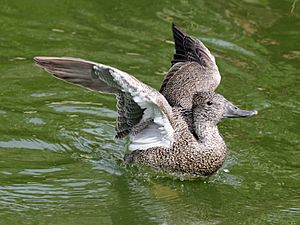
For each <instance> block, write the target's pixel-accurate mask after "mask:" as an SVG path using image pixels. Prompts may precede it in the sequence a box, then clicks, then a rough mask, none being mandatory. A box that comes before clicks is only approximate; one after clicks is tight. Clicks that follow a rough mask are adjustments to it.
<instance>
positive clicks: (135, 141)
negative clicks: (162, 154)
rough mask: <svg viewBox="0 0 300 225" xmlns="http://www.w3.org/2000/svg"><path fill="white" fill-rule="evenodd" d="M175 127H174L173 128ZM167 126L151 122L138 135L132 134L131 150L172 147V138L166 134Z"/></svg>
mask: <svg viewBox="0 0 300 225" xmlns="http://www.w3.org/2000/svg"><path fill="white" fill-rule="evenodd" d="M171 129H173V128H171ZM166 133H167V131H165V127H162V126H159V125H158V124H156V123H151V124H150V125H148V126H147V127H146V128H145V129H144V130H142V131H141V132H140V133H138V134H137V135H130V136H129V138H130V141H131V143H130V145H129V147H128V148H129V150H130V151H134V150H146V149H148V148H154V147H164V148H170V147H171V146H172V144H173V141H172V139H173V138H170V139H169V138H168V137H167V136H166Z"/></svg>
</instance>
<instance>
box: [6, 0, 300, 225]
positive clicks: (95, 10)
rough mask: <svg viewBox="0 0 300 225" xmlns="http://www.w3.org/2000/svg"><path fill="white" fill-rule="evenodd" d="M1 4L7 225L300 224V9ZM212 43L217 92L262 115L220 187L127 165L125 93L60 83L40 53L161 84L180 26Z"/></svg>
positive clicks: (243, 131) (239, 143) (249, 124)
mask: <svg viewBox="0 0 300 225" xmlns="http://www.w3.org/2000/svg"><path fill="white" fill-rule="evenodd" d="M0 3H1V7H0V90H1V92H0V124H1V126H0V224H1V225H2V224H4V225H6V224H64V225H66V224H103V225H109V224H114V225H126V224H128V225H133V224H143V225H144V224H145V225H146V224H163V225H167V224H168V225H179V224H180V225H186V224H193V225H198V224H201V225H202V224H229V225H231V224H251V225H252V224H300V163H299V161H300V151H299V111H300V110H299V69H300V63H299V60H300V44H299V40H300V37H299V31H300V20H299V17H300V10H299V7H300V5H299V4H300V2H297V0H296V1H292V0H291V1H288V0H244V1H241V0H229V1H222V0H214V1H211V0H207V1H201V0H199V1H188V0H181V1H179V0H176V1H146V0H139V1H133V0H128V1H117V0H111V1H104V0H103V1H84V0H82V1H79V0H76V1H74V0H73V1H67V0H66V1H60V0H55V1H37V0H26V1H21V0H19V1H17V0H15V1H6V0H1V1H0ZM172 21H175V22H176V23H177V24H178V25H179V26H180V27H182V28H183V29H184V30H185V31H186V32H188V33H189V34H192V35H193V36H195V37H198V38H201V39H202V40H203V41H204V42H205V44H206V45H207V46H209V48H210V49H211V51H212V52H213V54H214V55H215V56H216V59H217V64H218V65H219V69H220V71H221V74H222V82H221V85H220V87H219V88H218V91H219V92H220V93H222V94H223V95H224V96H226V97H227V98H228V99H229V100H231V101H232V102H234V103H235V104H237V105H239V106H240V107H242V108H248V109H257V110H258V111H259V114H258V115H257V116H256V117H253V118H250V119H240V120H227V121H225V122H224V123H222V124H221V125H220V130H221V131H222V134H223V136H224V138H225V140H226V143H227V145H228V147H229V150H230V153H229V155H228V157H227V160H226V162H225V165H224V166H223V168H221V169H220V170H219V171H218V172H217V173H216V174H215V175H213V176H212V177H211V178H210V179H208V180H207V181H180V180H173V179H170V178H158V177H155V176H151V175H149V174H147V173H143V172H140V171H131V170H129V171H128V170H127V169H124V168H123V166H122V165H121V164H120V161H121V159H122V157H123V154H124V146H125V145H126V141H124V140H116V139H114V135H115V133H114V120H115V117H116V113H115V112H114V109H115V100H114V97H113V96H109V95H100V94H97V93H93V92H89V91H87V90H84V89H81V88H78V87H75V86H71V85H68V84H66V83H64V82H60V81H58V80H56V79H54V78H52V77H50V76H49V75H47V74H46V73H45V72H44V71H42V70H40V69H38V68H36V67H35V66H34V65H33V62H32V58H33V57H34V56H36V55H49V56H73V57H80V58H84V59H89V60H94V61H97V62H101V63H104V64H109V65H112V66H114V67H117V68H119V69H122V70H125V71H127V72H129V73H131V74H133V75H135V76H136V77H137V78H138V79H140V80H142V81H143V82H145V83H147V84H149V85H151V86H153V87H155V88H159V86H160V83H161V81H162V79H163V76H164V74H165V72H166V71H167V70H168V68H169V66H170V60H171V57H172V53H173V51H174V49H173V45H172V43H171V41H172V36H171V28H170V27H171V22H172Z"/></svg>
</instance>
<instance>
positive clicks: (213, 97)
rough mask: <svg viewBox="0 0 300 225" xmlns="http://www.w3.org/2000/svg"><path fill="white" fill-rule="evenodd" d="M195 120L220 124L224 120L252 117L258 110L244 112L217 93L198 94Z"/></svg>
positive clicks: (195, 98)
mask: <svg viewBox="0 0 300 225" xmlns="http://www.w3.org/2000/svg"><path fill="white" fill-rule="evenodd" d="M193 114H194V118H197V119H199V121H203V122H213V123H214V124H218V123H219V122H220V121H221V120H222V119H224V118H239V117H250V116H254V115H256V114H257V111H256V110H242V109H239V108H238V107H237V106H235V105H234V104H232V103H231V102H230V101H228V100H227V99H226V98H224V96H222V95H220V94H217V93H215V92H198V93H196V94H195V95H194V97H193Z"/></svg>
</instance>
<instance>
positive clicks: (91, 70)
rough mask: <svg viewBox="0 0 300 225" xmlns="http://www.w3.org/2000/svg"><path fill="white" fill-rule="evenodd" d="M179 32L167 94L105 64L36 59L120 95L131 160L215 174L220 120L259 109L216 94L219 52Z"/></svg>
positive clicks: (120, 127)
mask: <svg viewBox="0 0 300 225" xmlns="http://www.w3.org/2000/svg"><path fill="white" fill-rule="evenodd" d="M173 32H174V39H175V47H176V53H175V54H174V59H173V61H172V68H171V69H170V71H169V73H168V74H167V76H166V78H165V80H164V82H163V84H162V87H161V93H159V92H158V91H156V90H154V89H153V88H151V87H149V86H148V85H146V84H144V83H142V82H140V81H138V80H137V79H136V78H134V77H133V76H131V75H129V74H127V73H125V72H123V71H120V70H118V69H116V68H113V67H110V66H106V65H103V64H100V63H95V62H91V61H86V60H81V59H74V58H64V57H62V58H60V57H35V58H34V60H35V62H36V64H37V65H39V66H40V67H42V68H44V69H45V70H46V71H47V72H49V73H51V74H53V75H54V76H55V77H57V78H59V79H62V80H65V81H67V82H70V83H73V84H77V85H80V86H83V87H87V88H89V89H92V90H95V91H100V92H106V93H111V94H115V95H116V99H117V112H118V117H117V123H116V132H117V135H116V136H117V137H118V138H123V137H126V136H128V137H129V138H130V141H131V143H130V144H129V150H130V151H131V152H130V153H129V155H128V156H126V157H125V160H126V161H127V162H128V163H136V164H141V165H146V166H150V167H154V168H160V169H162V170H164V171H168V172H171V173H176V174H180V175H185V176H193V177H203V176H209V175H211V174H213V173H214V172H215V171H217V170H218V168H220V167H221V166H222V164H223V162H224V160H225V157H226V152H227V148H226V145H225V142H224V140H223V138H222V137H221V135H220V134H219V131H218V127H217V124H218V123H219V122H220V121H221V120H222V119H223V118H228V117H229V118H232V117H248V116H252V115H255V114H256V113H257V112H256V111H245V110H240V109H238V108H237V107H235V106H234V105H233V104H232V103H230V102H229V101H227V100H226V99H225V98H224V97H223V96H221V95H219V94H216V93H214V90H215V88H216V87H217V85H218V84H219V82H220V74H219V72H218V68H217V66H216V64H215V60H214V57H213V56H212V55H211V54H210V52H209V50H208V49H207V48H206V47H205V46H204V45H203V43H202V42H200V41H199V40H195V39H192V38H190V37H188V36H187V35H185V34H184V33H182V32H181V31H179V29H177V28H176V26H174V25H173Z"/></svg>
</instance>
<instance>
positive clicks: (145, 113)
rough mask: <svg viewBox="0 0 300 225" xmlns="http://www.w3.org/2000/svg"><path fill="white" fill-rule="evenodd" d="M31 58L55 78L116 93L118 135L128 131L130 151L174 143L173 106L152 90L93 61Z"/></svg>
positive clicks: (167, 146)
mask: <svg viewBox="0 0 300 225" xmlns="http://www.w3.org/2000/svg"><path fill="white" fill-rule="evenodd" d="M34 60H35V62H36V64H37V65H38V66H40V67H42V68H44V69H45V70H46V71H47V72H49V73H51V74H53V75H54V76H56V77H57V78H60V79H62V80H65V81H67V82H70V83H74V84H77V85H80V86H84V87H87V88H89V89H92V90H96V91H100V92H106V93H113V94H116V96H117V110H118V114H119V115H118V119H117V126H116V130H117V136H118V137H124V136H127V135H128V134H129V136H130V139H131V140H132V143H131V145H130V146H129V149H130V150H136V149H147V148H150V147H159V146H160V147H166V148H169V147H171V145H172V144H173V141H174V137H173V136H174V129H173V115H172V108H171V106H170V105H169V104H168V102H167V101H166V99H165V98H164V96H162V95H161V94H160V93H159V92H158V91H156V90H155V89H153V88H151V87H149V86H148V85H146V84H144V83H142V82H140V81H138V80H137V79H136V78H135V77H133V76H131V75H129V74H127V73H125V72H123V71H120V70H118V69H116V68H113V67H110V66H106V65H103V64H99V63H95V62H90V61H85V60H81V59H75V58H64V57H62V58H60V57H35V58H34ZM132 131H134V132H132Z"/></svg>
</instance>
